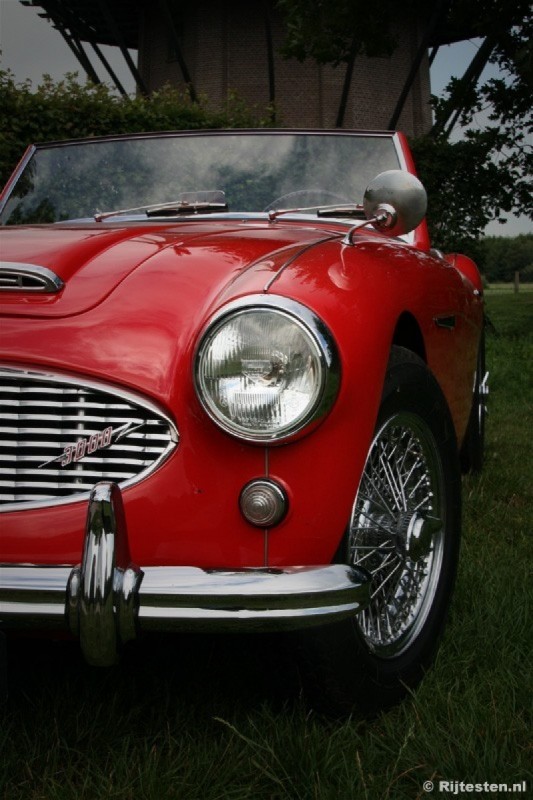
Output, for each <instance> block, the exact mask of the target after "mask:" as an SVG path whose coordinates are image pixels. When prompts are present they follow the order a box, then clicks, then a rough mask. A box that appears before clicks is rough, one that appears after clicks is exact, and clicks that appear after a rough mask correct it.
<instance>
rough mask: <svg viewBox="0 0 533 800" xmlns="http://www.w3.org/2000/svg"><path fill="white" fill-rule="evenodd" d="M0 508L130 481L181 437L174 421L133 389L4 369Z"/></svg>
mask: <svg viewBox="0 0 533 800" xmlns="http://www.w3.org/2000/svg"><path fill="white" fill-rule="evenodd" d="M0 440H1V441H0V503H1V504H2V510H8V509H9V510H11V509H15V508H18V507H26V505H27V504H28V505H29V504H32V505H33V506H36V505H38V506H42V505H53V504H55V503H60V502H66V501H72V500H74V499H79V497H80V496H82V495H84V494H86V493H88V492H89V491H90V490H91V488H92V487H93V486H94V484H95V483H97V482H98V481H100V480H110V481H114V482H116V483H118V484H119V485H120V486H122V487H124V486H128V485H131V484H132V483H134V482H136V481H138V480H141V478H144V477H145V476H146V475H147V474H148V473H149V472H151V471H153V470H154V469H155V468H156V467H157V466H158V465H159V464H160V463H161V462H162V461H163V460H164V459H165V458H166V457H167V456H168V455H169V453H170V452H171V450H172V449H173V448H174V447H175V445H176V444H177V441H178V434H177V431H176V429H175V427H174V425H173V424H172V422H171V421H170V420H169V419H168V418H167V417H166V416H165V415H164V414H163V413H162V412H161V411H160V410H159V409H158V408H157V407H156V406H155V405H154V404H153V403H151V402H150V401H147V400H146V399H145V398H142V397H139V396H137V395H135V394H133V393H130V392H126V391H121V390H117V389H115V388H114V387H110V386H107V385H101V384H98V383H93V382H83V383H80V382H79V381H76V380H74V379H69V378H65V377H62V376H58V375H48V374H42V373H37V372H30V371H27V370H20V369H11V368H4V369H0Z"/></svg>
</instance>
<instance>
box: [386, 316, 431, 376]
mask: <svg viewBox="0 0 533 800" xmlns="http://www.w3.org/2000/svg"><path fill="white" fill-rule="evenodd" d="M394 345H397V346H398V347H404V348H405V349H406V350H410V351H411V352H412V353H415V355H417V356H418V357H419V358H421V359H422V361H424V363H425V364H427V355H426V343H425V341H424V337H423V335H422V330H421V328H420V325H419V324H418V322H417V320H416V318H415V317H414V316H413V315H412V314H411V313H410V312H409V311H404V312H403V313H402V314H400V316H399V318H398V321H397V323H396V327H395V329H394V334H393V337H392V342H391V347H393V346H394Z"/></svg>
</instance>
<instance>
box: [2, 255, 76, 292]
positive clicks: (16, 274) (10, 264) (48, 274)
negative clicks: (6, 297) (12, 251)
mask: <svg viewBox="0 0 533 800" xmlns="http://www.w3.org/2000/svg"><path fill="white" fill-rule="evenodd" d="M63 286H64V283H63V281H62V280H61V278H59V277H58V276H57V275H56V274H55V272H52V270H51V269H48V268H47V267H40V266H39V265H38V264H21V263H19V262H17V261H0V291H1V292H40V293H42V294H57V292H60V291H61V289H62V288H63Z"/></svg>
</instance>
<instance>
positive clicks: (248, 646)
mask: <svg viewBox="0 0 533 800" xmlns="http://www.w3.org/2000/svg"><path fill="white" fill-rule="evenodd" d="M488 313H489V317H490V319H491V322H492V324H493V327H494V330H491V331H489V335H488V362H489V368H490V371H491V378H490V386H491V397H490V418H489V424H488V431H487V435H488V441H487V462H486V467H485V470H484V472H483V474H482V475H481V476H480V477H467V478H465V480H464V505H465V509H464V537H463V549H462V558H461V567H460V573H459V579H458V585H457V590H456V594H455V598H454V603H453V608H452V614H451V619H450V623H449V625H448V628H447V632H446V635H445V638H444V641H443V643H442V647H441V649H440V651H439V655H438V657H437V660H436V663H435V666H434V668H433V669H432V670H431V671H430V672H429V673H428V674H427V675H426V677H425V679H424V681H423V683H422V685H421V686H420V687H419V689H418V690H417V691H416V692H415V693H413V694H412V695H410V696H409V697H408V698H407V700H406V701H405V702H403V703H402V704H401V705H399V706H398V707H396V708H394V709H392V710H391V711H389V712H388V713H386V714H383V715H381V716H379V717H377V718H375V719H370V720H369V719H364V718H363V717H362V716H361V717H359V716H354V717H353V718H352V719H350V720H348V721H345V722H342V723H331V722H327V721H325V720H323V719H321V718H319V717H317V716H315V715H314V714H312V713H309V712H308V711H307V709H306V706H305V704H304V702H303V700H302V698H301V697H300V689H299V681H298V675H297V671H296V668H295V666H294V663H293V661H292V658H291V655H290V650H289V649H288V648H286V647H285V642H284V641H283V640H280V639H278V638H273V637H264V638H263V637H258V638H255V639H249V638H248V639H247V638H245V637H239V638H235V639H228V638H227V637H220V638H217V637H194V636H187V637H183V638H180V639H179V640H178V639H176V640H167V639H154V640H150V641H149V642H145V643H144V644H143V645H141V646H137V647H136V648H135V649H134V650H133V651H129V652H127V653H126V656H125V658H124V660H123V662H122V664H121V665H120V667H118V668H116V669H114V670H109V671H97V670H93V669H91V668H89V667H86V666H85V665H84V664H83V663H82V661H81V658H80V656H79V653H78V650H77V648H76V646H74V645H73V644H71V643H68V642H56V643H48V642H37V643H35V642H30V641H22V640H20V641H17V642H14V643H13V645H12V647H11V648H10V676H11V695H10V698H9V700H8V701H7V703H6V704H5V706H4V707H3V709H0V714H1V713H2V712H3V720H2V724H0V747H1V750H0V752H1V753H2V758H1V759H0V787H2V788H1V789H0V796H2V797H4V798H5V799H6V800H19V799H20V800H22V799H23V800H42V799H43V798H44V799H45V800H63V799H64V800H67V799H70V798H77V799H78V800H96V798H104V799H105V800H107V799H108V798H110V799H111V798H113V799H115V798H116V800H128V799H129V798H141V799H142V800H145V799H146V800H151V798H154V800H156V798H157V800H165V799H166V798H169V800H170V799H171V798H172V799H176V800H223V799H224V800H225V799H226V798H228V799H229V800H244V798H250V799H252V798H253V800H263V799H264V800H278V799H279V800H284V799H286V800H349V799H350V798H357V800H359V798H361V799H365V800H373V798H376V800H377V799H379V800H381V799H386V798H393V799H395V798H422V797H426V796H429V795H426V794H425V792H424V790H423V788H422V785H423V782H424V781H426V780H432V781H434V782H437V781H438V780H440V779H442V780H456V781H465V782H473V783H475V782H480V783H483V782H484V781H488V782H497V783H504V782H506V783H508V784H512V783H517V782H521V781H524V780H526V781H528V786H529V789H531V786H532V785H533V784H532V775H531V771H530V765H531V764H532V763H533V760H532V757H531V756H532V753H531V738H530V732H531V729H532V726H531V715H530V712H531V689H532V686H531V664H532V663H533V653H532V637H531V619H530V604H531V597H532V591H531V576H530V574H528V573H529V572H530V568H529V564H530V563H531V562H530V552H531V549H530V548H531V542H530V537H531V532H532V531H533V513H532V509H533V497H532V486H533V475H532V472H533V470H532V460H531V445H530V437H531V431H532V430H533V419H532V415H533V409H532V398H531V386H532V383H533V381H532V365H533V330H532V329H533V294H526V293H523V294H518V295H514V294H507V295H505V294H494V295H493V294H492V293H488ZM434 795H435V796H440V797H446V796H451V795H446V794H445V793H439V792H437V791H435V792H434ZM476 796H478V797H479V796H481V797H487V796H489V795H488V794H481V795H480V794H477V795H476ZM490 796H497V795H495V794H493V795H490ZM499 796H503V795H499ZM515 796H516V795H515ZM518 796H525V795H518Z"/></svg>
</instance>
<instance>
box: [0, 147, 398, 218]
mask: <svg viewBox="0 0 533 800" xmlns="http://www.w3.org/2000/svg"><path fill="white" fill-rule="evenodd" d="M399 167H400V163H399V159H398V154H397V151H396V147H395V142H394V139H393V137H392V135H385V134H376V135H374V134H321V133H284V132H280V133H273V132H269V133H261V132H258V133H248V132H246V133H223V134H222V133H218V134H217V133H195V134H185V135H183V134H182V135H179V134H176V135H168V134H165V135H159V136H158V135H153V136H140V137H135V136H132V137H130V138H118V139H109V140H95V141H83V142H69V143H65V144H54V145H48V146H46V145H45V146H38V147H37V148H36V150H35V152H34V153H33V155H32V157H31V159H30V160H29V161H28V163H27V164H26V166H25V168H24V170H23V171H22V173H21V174H20V175H19V177H18V180H17V181H16V182H15V184H14V186H13V188H12V190H11V192H10V194H9V196H8V198H7V202H6V203H5V205H4V208H3V210H2V214H1V216H0V222H1V223H2V224H3V225H20V224H24V223H45V222H62V221H65V220H69V219H86V218H93V217H94V216H95V215H96V216H98V215H99V214H101V215H105V214H106V212H112V211H115V210H123V209H133V210H136V211H137V213H139V208H142V207H144V206H145V205H147V206H148V205H151V206H153V205H157V204H172V203H174V202H176V201H180V198H183V196H184V194H185V193H188V194H187V196H190V193H193V194H195V193H197V194H198V195H199V196H200V195H201V196H203V197H204V198H205V196H206V195H205V193H206V192H218V193H220V192H223V193H224V194H223V196H224V198H225V204H227V207H228V211H229V212H230V213H231V212H247V213H248V212H264V211H269V210H272V209H276V208H299V207H302V208H304V207H308V206H314V205H324V206H326V205H327V206H331V205H339V204H342V203H359V202H361V200H362V197H363V193H364V190H365V188H366V186H367V184H368V182H369V181H370V180H371V179H372V178H373V177H374V176H375V175H376V174H377V173H379V172H383V171H384V170H388V169H398V168H399ZM192 206H194V203H193V204H192ZM193 210H194V213H199V210H198V208H194V209H193ZM207 210H209V211H211V212H212V211H213V209H211V208H210V209H206V212H207ZM339 215H340V216H341V214H339ZM111 218H112V215H111Z"/></svg>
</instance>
